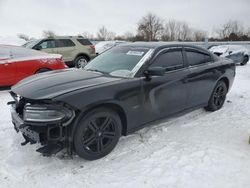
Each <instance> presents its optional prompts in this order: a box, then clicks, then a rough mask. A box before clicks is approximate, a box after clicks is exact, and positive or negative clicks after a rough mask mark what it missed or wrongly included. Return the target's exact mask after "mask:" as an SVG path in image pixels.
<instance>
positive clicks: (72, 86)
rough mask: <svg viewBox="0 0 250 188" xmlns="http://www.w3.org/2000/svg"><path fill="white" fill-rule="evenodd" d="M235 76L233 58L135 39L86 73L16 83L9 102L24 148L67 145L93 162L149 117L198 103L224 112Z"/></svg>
mask: <svg viewBox="0 0 250 188" xmlns="http://www.w3.org/2000/svg"><path fill="white" fill-rule="evenodd" d="M234 77H235V64H234V63H233V62H232V61H231V60H228V59H221V58H219V57H217V56H215V55H213V54H211V53H210V52H208V51H207V50H205V49H203V48H199V47H196V46H191V45H182V44H175V45H173V44H171V45H169V44H166V43H160V42H159V43H158V42H157V43H132V44H126V45H122V46H118V47H115V48H113V49H111V50H109V51H107V52H105V53H103V54H101V55H100V56H98V57H97V58H95V59H94V60H92V61H91V62H90V63H89V64H88V65H87V66H86V67H85V68H84V69H81V70H80V69H78V70H77V69H67V70H62V71H53V72H48V73H42V74H39V75H35V76H32V77H29V78H27V79H25V80H23V81H21V82H20V83H18V84H17V85H15V86H14V87H12V89H11V92H10V94H11V95H12V97H13V98H14V101H11V102H9V104H12V113H11V114H12V122H13V124H14V127H15V129H16V131H17V132H19V131H20V132H21V133H22V134H23V137H24V139H25V140H24V142H23V143H22V145H25V144H27V143H37V142H38V143H40V144H41V146H42V147H41V148H39V149H38V150H37V151H39V152H41V153H43V154H44V155H50V154H54V153H56V152H58V151H60V150H61V149H67V151H68V153H69V154H73V153H74V152H76V153H77V154H78V155H79V156H80V157H82V158H85V159H88V160H94V159H99V158H101V157H103V156H105V155H107V154H108V153H110V152H111V151H112V150H113V149H114V147H115V146H116V144H117V142H118V140H119V138H120V137H121V135H127V134H130V133H133V132H134V131H136V130H138V129H141V128H142V127H144V126H145V125H147V124H148V123H150V122H152V121H156V120H159V119H161V118H166V117H170V116H173V115H176V114H179V113H183V112H188V111H190V110H193V109H197V108H201V107H204V108H205V109H206V110H208V111H216V110H219V109H220V108H221V107H222V106H223V104H224V102H225V99H226V95H227V93H228V91H229V90H230V88H231V86H232V84H233V80H234Z"/></svg>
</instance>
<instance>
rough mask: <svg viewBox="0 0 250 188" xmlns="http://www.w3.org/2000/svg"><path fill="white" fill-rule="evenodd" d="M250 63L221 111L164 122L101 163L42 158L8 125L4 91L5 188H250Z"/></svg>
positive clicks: (0, 139) (1, 168) (1, 169)
mask: <svg viewBox="0 0 250 188" xmlns="http://www.w3.org/2000/svg"><path fill="white" fill-rule="evenodd" d="M249 86H250V64H248V65H246V66H242V67H241V66H238V67H237V77H236V80H235V83H234V86H233V88H232V90H231V92H230V93H229V95H228V98H227V102H226V103H225V106H224V108H223V109H221V110H220V111H218V112H214V113H209V112H206V111H204V110H203V109H200V110H197V111H194V112H191V113H189V114H186V115H184V116H182V117H179V118H173V119H170V120H165V121H163V122H162V123H158V124H155V125H152V126H150V127H147V128H144V129H143V130H141V131H139V132H136V133H134V134H132V135H130V136H128V137H124V138H122V139H121V140H120V142H119V144H118V146H117V147H116V149H115V150H114V151H113V152H112V153H111V154H110V155H108V156H107V157H105V158H103V159H100V160H98V161H92V162H89V161H85V160H83V159H80V158H78V157H77V156H74V157H73V159H71V158H62V157H60V155H57V156H53V157H43V156H41V155H40V154H39V153H37V152H35V149H36V147H37V146H36V145H27V146H24V147H23V146H20V142H21V141H22V140H23V139H22V137H21V135H20V134H16V132H15V131H14V129H13V126H12V124H11V121H10V113H9V107H7V106H6V102H7V101H9V100H10V97H9V95H8V93H7V92H6V91H0V187H3V188H5V187H26V188H29V187H104V188H105V187H179V188H183V187H185V188H196V187H197V188H223V187H226V188H229V187H235V188H246V187H250V177H249V175H250V145H249V144H248V138H249V133H250V87H249Z"/></svg>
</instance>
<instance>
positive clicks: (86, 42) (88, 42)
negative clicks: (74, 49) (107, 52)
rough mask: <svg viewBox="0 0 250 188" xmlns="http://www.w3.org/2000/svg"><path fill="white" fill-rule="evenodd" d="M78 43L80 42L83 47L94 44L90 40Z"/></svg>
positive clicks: (79, 40) (80, 40) (82, 40)
mask: <svg viewBox="0 0 250 188" xmlns="http://www.w3.org/2000/svg"><path fill="white" fill-rule="evenodd" d="M77 41H78V42H80V43H81V44H82V45H84V46H86V45H92V43H91V42H90V41H89V40H88V39H77Z"/></svg>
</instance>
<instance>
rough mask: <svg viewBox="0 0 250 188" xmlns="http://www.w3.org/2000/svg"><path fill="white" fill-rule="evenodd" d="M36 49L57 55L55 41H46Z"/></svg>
mask: <svg viewBox="0 0 250 188" xmlns="http://www.w3.org/2000/svg"><path fill="white" fill-rule="evenodd" d="M34 49H36V50H41V51H43V52H47V53H56V43H55V39H46V40H43V41H41V42H40V43H39V44H37V45H36V46H35V47H34Z"/></svg>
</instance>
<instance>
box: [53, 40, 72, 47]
mask: <svg viewBox="0 0 250 188" xmlns="http://www.w3.org/2000/svg"><path fill="white" fill-rule="evenodd" d="M72 46H75V44H74V43H73V42H72V40H70V39H59V40H56V47H72Z"/></svg>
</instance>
